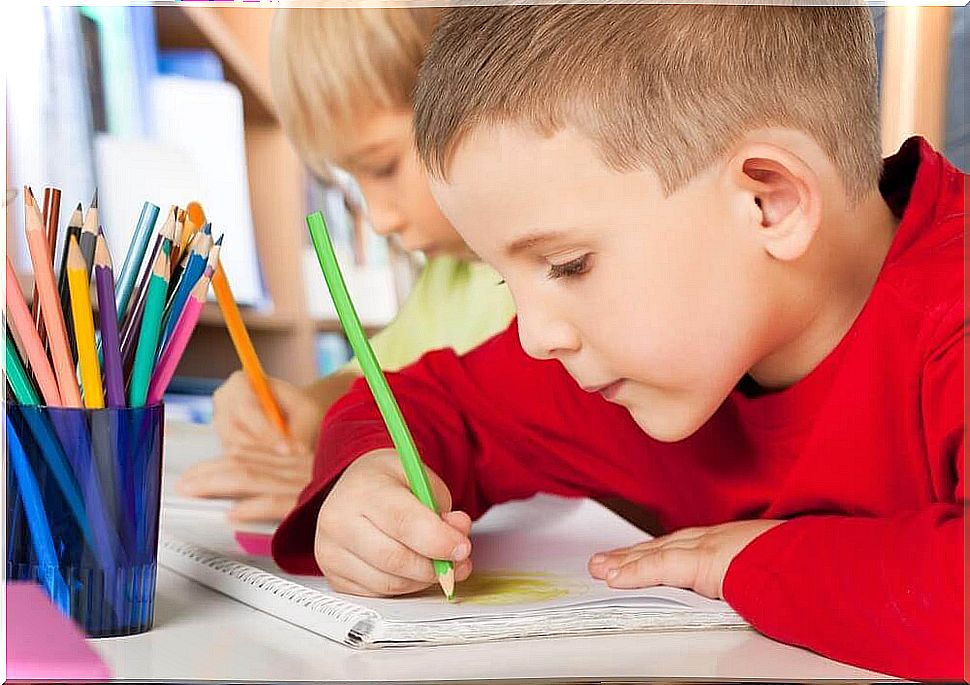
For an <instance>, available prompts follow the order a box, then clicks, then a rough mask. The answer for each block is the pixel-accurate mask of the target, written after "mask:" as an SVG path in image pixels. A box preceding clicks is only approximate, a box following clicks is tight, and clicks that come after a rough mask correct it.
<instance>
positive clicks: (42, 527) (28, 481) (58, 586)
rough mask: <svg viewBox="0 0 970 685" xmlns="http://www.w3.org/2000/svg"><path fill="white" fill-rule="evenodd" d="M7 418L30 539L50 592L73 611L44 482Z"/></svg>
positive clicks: (13, 465) (61, 606) (66, 611)
mask: <svg viewBox="0 0 970 685" xmlns="http://www.w3.org/2000/svg"><path fill="white" fill-rule="evenodd" d="M6 419H7V451H8V452H9V454H10V466H11V468H12V469H13V474H14V477H15V478H16V481H17V488H18V490H19V491H20V499H21V501H22V502H23V505H24V517H25V518H26V519H27V528H28V529H29V530H30V542H31V543H32V545H33V548H34V554H36V555H37V562H38V566H40V568H41V574H40V575H41V577H42V578H43V579H44V585H45V586H46V587H47V594H48V595H50V598H51V600H52V601H53V602H54V604H55V605H56V606H57V608H58V609H60V610H61V613H64V614H69V613H70V592H69V591H68V587H67V583H65V582H64V578H63V576H61V572H60V566H59V564H58V563H57V552H56V551H55V549H54V538H53V536H52V535H51V529H50V525H49V524H48V522H47V514H46V513H45V512H44V500H43V498H42V497H41V494H40V486H39V485H38V484H37V479H36V478H34V473H33V471H31V469H30V463H29V462H28V461H27V453H26V452H25V451H24V447H23V445H22V444H21V442H20V436H18V435H17V431H16V430H14V427H13V422H12V421H11V420H10V415H9V414H7V415H6Z"/></svg>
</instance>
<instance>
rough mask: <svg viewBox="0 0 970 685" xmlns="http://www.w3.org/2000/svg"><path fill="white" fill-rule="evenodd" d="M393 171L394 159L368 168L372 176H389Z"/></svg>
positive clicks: (394, 167)
mask: <svg viewBox="0 0 970 685" xmlns="http://www.w3.org/2000/svg"><path fill="white" fill-rule="evenodd" d="M395 171H397V160H396V159H395V160H394V161H393V162H390V163H389V164H384V165H382V166H379V167H376V168H373V169H370V170H369V172H370V175H371V176H373V177H374V178H389V177H391V176H393V175H394V172H395Z"/></svg>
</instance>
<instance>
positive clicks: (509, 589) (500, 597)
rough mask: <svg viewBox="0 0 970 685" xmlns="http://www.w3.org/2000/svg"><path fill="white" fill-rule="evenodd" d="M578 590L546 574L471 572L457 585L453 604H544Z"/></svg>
mask: <svg viewBox="0 0 970 685" xmlns="http://www.w3.org/2000/svg"><path fill="white" fill-rule="evenodd" d="M579 589H580V588H571V587H569V585H568V584H564V582H563V579H561V578H557V577H556V576H555V575H553V574H548V573H532V572H523V571H482V572H473V573H472V575H471V576H470V577H469V578H468V579H467V580H464V581H462V582H460V583H458V585H457V586H456V587H455V599H454V601H456V602H462V603H469V604H487V605H492V606H497V605H503V604H522V603H527V602H547V601H549V600H553V599H560V598H562V597H568V596H569V595H571V594H574V593H575V592H576V591H578V590H579Z"/></svg>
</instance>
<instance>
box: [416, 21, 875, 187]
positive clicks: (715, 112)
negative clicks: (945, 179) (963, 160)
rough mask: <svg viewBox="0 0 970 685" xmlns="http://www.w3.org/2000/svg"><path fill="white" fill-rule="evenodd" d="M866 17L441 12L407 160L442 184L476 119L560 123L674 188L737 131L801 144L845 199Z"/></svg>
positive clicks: (864, 66) (866, 44) (867, 94)
mask: <svg viewBox="0 0 970 685" xmlns="http://www.w3.org/2000/svg"><path fill="white" fill-rule="evenodd" d="M876 71H877V70H876V56H875V41H874V36H873V28H872V20H871V16H870V14H869V11H868V10H867V9H866V8H865V7H861V6H857V7H778V6H775V7H756V6H734V7H731V6H717V7H715V6H704V5H681V6H676V5H674V6H671V5H605V6H604V5H575V4H571V5H560V6H552V7H550V6H535V7H524V6H508V7H487V8H485V7H467V8H456V9H452V10H449V11H448V13H447V14H446V15H445V16H444V17H443V18H442V20H441V23H440V25H439V28H438V30H437V32H436V34H435V37H434V39H433V40H432V43H431V46H430V48H429V50H428V54H427V56H426V58H425V62H424V65H423V67H422V69H421V73H420V75H419V78H418V85H417V88H416V91H415V131H416V135H417V147H418V151H419V153H420V155H421V157H422V159H423V160H424V162H425V164H426V165H427V166H428V167H429V169H430V170H431V172H432V173H434V174H436V175H438V176H441V177H444V176H445V175H446V174H447V169H448V165H449V163H450V160H451V157H452V155H453V154H454V151H455V149H456V147H457V146H458V145H459V144H460V142H461V140H462V139H463V137H464V136H465V135H467V134H468V133H469V132H470V131H472V130H473V129H475V128H476V127H478V126H481V125H483V124H492V125H494V124H502V123H511V122H523V123H527V124H529V125H531V126H532V127H533V128H534V129H535V130H537V131H538V132H540V133H543V134H545V135H551V134H552V133H554V132H555V131H557V130H559V129H561V128H563V127H564V126H565V125H567V124H568V125H571V126H574V127H576V128H577V129H578V130H580V131H581V132H583V133H584V134H585V135H588V136H589V137H590V138H591V139H592V140H593V141H595V143H596V144H597V147H598V148H599V150H600V154H601V155H602V158H603V160H604V162H605V163H607V164H608V165H610V166H611V167H613V168H615V169H617V170H631V169H634V168H638V167H642V166H643V165H645V164H646V165H650V166H652V167H653V168H654V169H655V170H656V172H657V173H658V174H659V176H660V178H661V180H662V182H663V184H664V188H665V190H666V191H667V192H668V193H669V192H673V191H674V190H676V189H677V188H679V187H680V186H682V185H683V184H685V183H686V182H687V181H689V180H690V179H691V178H692V177H693V176H694V175H695V174H696V173H697V172H698V171H700V170H701V169H703V168H704V167H706V166H708V165H709V164H711V163H712V162H713V161H714V160H715V159H717V158H718V157H719V156H720V155H721V154H723V153H724V152H725V151H726V149H727V148H728V147H729V146H730V145H731V144H732V142H734V141H736V140H738V139H739V138H740V137H741V136H742V135H743V134H744V133H745V132H747V131H750V130H753V129H755V128H759V127H762V126H785V127H791V128H796V129H799V130H802V131H804V132H806V133H808V134H810V135H812V136H813V137H814V139H815V140H816V141H817V142H818V143H819V145H820V146H821V147H822V148H823V149H824V150H825V151H826V152H827V153H828V155H829V157H830V158H831V159H832V161H833V162H834V163H835V165H836V166H837V168H838V169H839V170H840V172H841V174H842V177H843V185H844V186H845V188H846V191H847V193H849V195H850V196H853V197H858V196H861V195H862V194H864V193H865V192H868V191H869V190H871V189H872V188H873V187H874V186H875V184H876V183H877V181H878V178H879V173H880V169H881V160H880V150H879V126H878V105H877V95H876Z"/></svg>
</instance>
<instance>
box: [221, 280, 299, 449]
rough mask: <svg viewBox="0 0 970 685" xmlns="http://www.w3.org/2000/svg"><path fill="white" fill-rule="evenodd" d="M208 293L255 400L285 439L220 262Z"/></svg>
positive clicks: (279, 414)
mask: <svg viewBox="0 0 970 685" xmlns="http://www.w3.org/2000/svg"><path fill="white" fill-rule="evenodd" d="M212 290H213V291H214V292H215V294H216V300H218V302H219V308H220V309H221V310H222V318H223V319H224V320H225V322H226V328H227V329H228V330H229V337H230V338H232V344H233V346H234V347H235V348H236V354H237V355H239V361H240V362H241V363H242V367H243V371H245V372H246V376H247V377H248V378H249V382H250V384H252V386H253V390H254V391H255V392H256V397H257V398H259V403H260V405H262V407H263V412H264V413H265V414H266V416H267V417H268V418H269V419H270V421H272V422H273V424H274V425H275V426H276V428H277V430H279V431H280V433H282V434H283V435H284V436H285V437H290V429H289V427H288V426H287V425H286V419H284V418H283V412H282V411H280V406H279V404H278V403H277V402H276V398H275V397H274V396H273V391H272V390H270V387H269V382H268V381H267V380H266V372H265V371H263V365H262V364H260V362H259V357H257V356H256V348H255V347H253V341H252V340H251V339H250V337H249V332H248V331H247V330H246V324H244V323H243V319H242V314H241V313H240V312H239V306H238V305H237V304H236V298H235V297H233V295H232V289H231V288H230V287H229V281H228V280H227V279H226V273H225V271H223V269H222V264H221V263H220V264H218V265H217V266H216V270H215V273H214V274H212Z"/></svg>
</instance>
